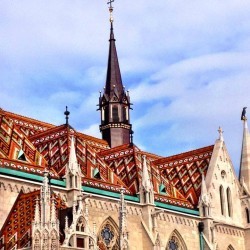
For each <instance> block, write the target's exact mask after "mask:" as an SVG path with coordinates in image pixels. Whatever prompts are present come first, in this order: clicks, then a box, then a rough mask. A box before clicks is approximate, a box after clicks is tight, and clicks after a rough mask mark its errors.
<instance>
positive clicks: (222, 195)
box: [220, 186, 225, 215]
mask: <svg viewBox="0 0 250 250" xmlns="http://www.w3.org/2000/svg"><path fill="white" fill-rule="evenodd" d="M224 201H225V197H224V188H223V187H222V186H220V207H221V214H222V215H224V214H225V211H224Z"/></svg>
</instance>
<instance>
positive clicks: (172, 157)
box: [153, 144, 214, 164]
mask: <svg viewBox="0 0 250 250" xmlns="http://www.w3.org/2000/svg"><path fill="white" fill-rule="evenodd" d="M213 148H214V144H213V145H210V146H206V147H202V148H197V149H194V150H190V151H186V152H183V153H179V154H175V155H170V156H166V157H162V158H160V159H157V160H155V161H153V163H154V164H156V163H158V162H159V163H160V162H161V161H166V160H173V159H178V158H183V157H186V156H189V155H190V154H194V153H199V152H200V153H202V152H205V151H209V150H212V149H213Z"/></svg>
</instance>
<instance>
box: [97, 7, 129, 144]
mask: <svg viewBox="0 0 250 250" xmlns="http://www.w3.org/2000/svg"><path fill="white" fill-rule="evenodd" d="M109 11H110V38H109V56H108V66H107V76H106V84H105V88H104V91H103V93H102V92H100V98H99V110H100V111H101V125H100V131H101V132H102V138H103V139H104V140H106V141H107V142H108V143H109V146H110V147H116V146H119V145H123V144H128V143H130V134H132V126H131V124H130V115H129V110H130V106H131V103H130V98H129V92H128V91H127V92H126V91H125V87H124V86H123V84H122V77H121V72H120V66H119V60H118V55H117V51H116V45H115V41H116V40H115V37H114V29H113V16H112V13H113V7H112V5H111V3H110V7H109Z"/></svg>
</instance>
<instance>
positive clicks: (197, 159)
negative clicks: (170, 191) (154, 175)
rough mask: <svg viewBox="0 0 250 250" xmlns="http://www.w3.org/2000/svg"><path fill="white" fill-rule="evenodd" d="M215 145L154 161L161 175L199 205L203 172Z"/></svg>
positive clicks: (195, 204) (194, 203)
mask: <svg viewBox="0 0 250 250" xmlns="http://www.w3.org/2000/svg"><path fill="white" fill-rule="evenodd" d="M213 148H214V146H213V145H212V146H208V147H204V148H200V149H196V150H192V151H189V152H185V153H182V154H178V155H174V156H169V157H165V158H160V159H158V160H155V161H153V165H155V166H157V167H158V168H159V170H160V172H161V175H162V176H164V177H165V178H167V179H168V180H169V181H170V182H171V183H172V184H173V185H174V187H176V188H177V189H178V190H179V191H180V192H181V194H183V195H184V197H185V198H186V199H188V200H189V201H190V202H191V204H193V205H194V206H197V205H198V200H199V196H200V188H201V180H202V178H201V173H202V172H203V173H204V174H205V175H206V173H207V169H208V166H209V162H210V159H211V156H212V152H213Z"/></svg>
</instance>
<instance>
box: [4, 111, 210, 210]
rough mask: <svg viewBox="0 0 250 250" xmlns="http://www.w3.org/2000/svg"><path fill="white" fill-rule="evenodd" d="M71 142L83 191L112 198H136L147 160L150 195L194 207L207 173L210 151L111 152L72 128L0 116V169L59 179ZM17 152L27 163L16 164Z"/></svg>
mask: <svg viewBox="0 0 250 250" xmlns="http://www.w3.org/2000/svg"><path fill="white" fill-rule="evenodd" d="M72 136H74V137H75V147H76V155H77V160H78V164H79V165H80V168H81V170H82V173H83V175H84V177H83V179H82V181H83V184H84V185H87V186H90V187H97V188H100V189H105V190H110V191H115V192H116V191H117V192H119V188H120V186H124V187H125V189H126V193H127V194H133V195H136V194H137V193H138V192H139V186H140V182H141V178H142V177H141V176H142V155H146V159H147V166H148V171H149V173H150V176H151V181H152V183H153V186H154V191H155V193H156V194H158V195H160V196H161V200H165V202H167V200H171V199H172V198H173V199H179V200H181V201H182V205H183V206H187V204H188V206H194V207H195V206H197V203H198V198H199V195H200V183H201V172H205V173H206V171H207V168H208V165H209V161H210V158H211V155H212V151H213V146H209V147H205V148H202V149H197V150H193V151H190V152H186V153H183V154H178V155H174V156H170V157H165V158H162V157H160V156H158V155H155V154H152V153H149V152H144V151H141V150H140V149H139V148H138V147H137V146H135V145H129V144H127V145H122V146H118V147H115V148H109V146H108V143H107V142H106V141H104V140H101V139H98V138H94V137H91V136H88V135H85V134H82V133H79V132H77V131H75V129H74V128H72V127H71V126H70V125H66V124H64V125H60V126H54V125H51V124H48V123H43V122H40V121H37V120H34V119H31V118H27V117H23V116H19V115H16V114H13V113H10V112H6V111H3V110H0V165H1V166H2V167H5V168H10V169H11V168H12V169H16V170H19V171H26V172H29V173H35V174H40V175H42V172H43V169H44V168H45V167H48V166H49V167H50V171H51V173H52V177H53V178H62V177H63V176H64V174H65V168H66V166H67V163H68V159H69V149H70V138H71V137H72ZM20 150H22V151H23V154H24V156H25V160H26V161H23V160H20V159H18V157H17V155H18V154H20ZM53 175H54V176H53ZM161 189H163V190H164V192H165V193H162V192H160V190H161ZM163 197H165V198H163Z"/></svg>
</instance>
